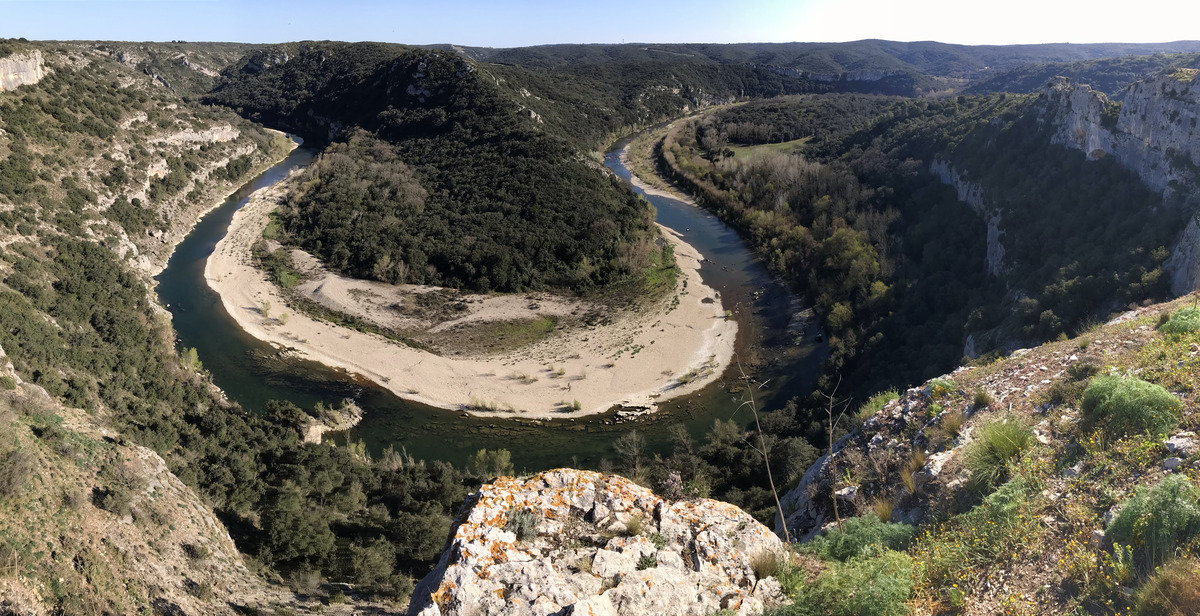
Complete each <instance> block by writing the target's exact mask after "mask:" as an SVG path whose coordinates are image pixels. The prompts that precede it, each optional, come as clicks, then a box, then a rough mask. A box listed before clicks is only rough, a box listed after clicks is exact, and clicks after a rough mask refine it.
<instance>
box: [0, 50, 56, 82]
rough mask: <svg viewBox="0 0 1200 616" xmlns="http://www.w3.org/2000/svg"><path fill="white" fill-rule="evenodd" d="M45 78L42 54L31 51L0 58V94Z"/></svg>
mask: <svg viewBox="0 0 1200 616" xmlns="http://www.w3.org/2000/svg"><path fill="white" fill-rule="evenodd" d="M45 76H46V69H45V66H44V65H43V63H42V52H41V51H38V50H36V49H35V50H33V51H30V52H27V53H19V54H14V55H11V56H8V57H5V58H0V92H4V91H5V90H16V89H17V88H18V87H20V86H25V85H30V84H35V83H37V82H39V81H41V80H42V77H45Z"/></svg>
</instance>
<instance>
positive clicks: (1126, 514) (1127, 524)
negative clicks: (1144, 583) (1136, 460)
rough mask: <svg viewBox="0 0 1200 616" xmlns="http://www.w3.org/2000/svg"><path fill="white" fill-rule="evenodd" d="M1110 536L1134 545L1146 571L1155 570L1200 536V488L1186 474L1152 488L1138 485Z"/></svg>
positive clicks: (1125, 543)
mask: <svg viewBox="0 0 1200 616" xmlns="http://www.w3.org/2000/svg"><path fill="white" fill-rule="evenodd" d="M1106 535H1107V537H1108V538H1110V539H1112V540H1113V542H1115V543H1119V544H1122V545H1128V546H1132V547H1133V549H1134V553H1135V554H1136V555H1138V556H1139V557H1140V558H1141V561H1142V563H1143V564H1144V566H1145V570H1147V571H1149V570H1152V569H1153V568H1154V567H1156V566H1158V565H1160V564H1162V563H1164V562H1166V561H1168V560H1170V559H1171V558H1173V557H1174V556H1175V554H1176V552H1177V551H1178V550H1179V549H1180V548H1182V547H1184V546H1186V545H1188V544H1189V543H1192V542H1193V541H1194V540H1195V539H1196V537H1197V535H1200V488H1197V487H1196V486H1194V485H1192V482H1190V481H1188V479H1187V477H1184V476H1183V475H1170V476H1168V477H1166V478H1164V479H1163V480H1162V482H1160V483H1159V484H1158V485H1156V486H1154V487H1153V488H1149V489H1147V488H1146V486H1144V485H1142V486H1138V488H1137V490H1136V491H1135V492H1134V495H1133V497H1132V498H1130V499H1129V501H1128V502H1127V503H1126V504H1125V507H1124V508H1122V509H1121V512H1120V513H1118V514H1117V517H1116V518H1114V519H1113V521H1112V524H1109V526H1108V530H1107V531H1106Z"/></svg>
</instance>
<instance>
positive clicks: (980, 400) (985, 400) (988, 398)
mask: <svg viewBox="0 0 1200 616" xmlns="http://www.w3.org/2000/svg"><path fill="white" fill-rule="evenodd" d="M995 401H996V398H994V397H993V396H992V394H991V393H989V392H988V391H987V390H984V389H976V390H975V399H974V400H973V401H972V402H973V404H974V405H975V408H977V409H981V408H985V407H989V406H991V405H992V403H993V402H995Z"/></svg>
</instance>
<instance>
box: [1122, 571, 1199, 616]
mask: <svg viewBox="0 0 1200 616" xmlns="http://www.w3.org/2000/svg"><path fill="white" fill-rule="evenodd" d="M1133 613H1134V614H1135V616H1186V615H1189V614H1200V561H1197V560H1196V559H1195V558H1192V557H1187V558H1177V559H1175V560H1172V561H1170V562H1168V563H1167V564H1165V565H1163V566H1162V567H1160V568H1159V569H1158V571H1156V572H1155V573H1154V575H1153V576H1151V578H1150V579H1149V580H1147V581H1146V583H1145V584H1143V585H1142V587H1141V588H1139V589H1138V591H1137V595H1136V598H1135V600H1134V610H1133Z"/></svg>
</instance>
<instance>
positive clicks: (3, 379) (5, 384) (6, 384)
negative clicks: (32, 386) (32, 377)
mask: <svg viewBox="0 0 1200 616" xmlns="http://www.w3.org/2000/svg"><path fill="white" fill-rule="evenodd" d="M16 388H17V380H16V379H14V378H12V377H11V376H8V375H7V374H6V375H4V376H0V389H16Z"/></svg>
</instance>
